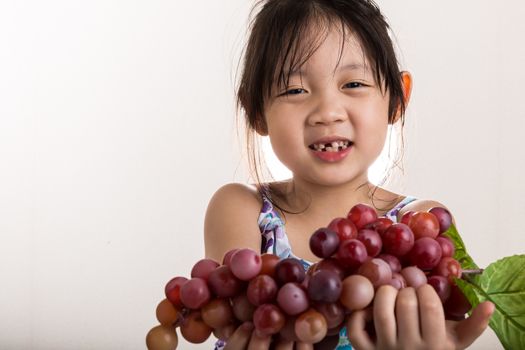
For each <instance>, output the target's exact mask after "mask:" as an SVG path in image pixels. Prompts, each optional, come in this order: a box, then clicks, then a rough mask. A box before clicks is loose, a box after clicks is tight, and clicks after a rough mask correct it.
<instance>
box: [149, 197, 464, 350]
mask: <svg viewBox="0 0 525 350" xmlns="http://www.w3.org/2000/svg"><path fill="white" fill-rule="evenodd" d="M451 221H452V218H451V215H450V213H449V212H448V211H447V210H446V209H444V208H440V207H435V208H432V209H430V210H429V211H428V212H407V213H405V214H404V215H403V217H402V218H401V221H400V222H399V223H393V222H392V221H391V220H390V219H388V218H387V217H378V215H377V213H376V211H375V210H374V208H372V207H370V206H367V205H364V204H358V205H356V206H354V207H353V208H352V209H351V210H350V211H349V213H348V215H347V217H346V218H336V219H334V220H332V221H331V222H330V223H329V225H328V226H327V227H323V228H320V229H318V230H316V231H315V232H314V233H313V234H312V236H311V238H310V249H311V251H312V252H313V253H314V254H315V255H316V256H318V257H319V258H321V260H320V261H319V262H317V263H315V264H313V265H312V266H311V267H310V268H309V269H308V271H305V269H304V267H303V264H302V263H301V262H300V261H299V260H297V259H294V258H287V259H282V260H281V259H279V258H278V257H277V256H275V255H272V254H262V255H259V254H258V253H257V252H255V251H253V250H251V249H234V250H231V251H229V252H227V253H226V254H225V256H224V258H223V261H222V264H219V263H218V262H216V261H214V260H211V259H202V260H200V261H198V262H197V263H196V264H195V265H194V266H193V269H192V271H191V278H190V279H187V278H185V277H175V278H173V279H172V280H170V281H169V282H168V283H167V285H166V287H165V294H166V299H164V300H163V301H162V302H160V304H159V305H158V306H157V319H158V321H159V322H160V325H159V326H157V327H154V328H153V329H151V330H150V332H149V333H148V335H147V337H146V343H147V346H148V349H151V350H161V349H162V350H164V349H175V348H176V347H177V343H178V338H177V333H176V328H177V327H180V333H181V334H182V336H183V337H184V339H186V340H187V341H188V342H191V343H202V342H204V341H206V340H207V339H208V337H209V336H210V335H211V334H212V333H214V335H215V336H216V337H217V338H227V336H228V335H229V334H231V333H232V332H233V331H234V330H235V329H236V328H237V327H238V326H239V325H240V324H242V323H243V322H246V321H250V322H253V324H254V326H255V328H256V329H257V330H258V331H259V332H261V333H262V334H266V335H278V334H279V335H280V336H281V337H283V338H285V339H287V340H291V341H301V342H305V343H312V344H313V343H318V342H320V341H321V340H322V339H324V338H325V337H326V336H330V335H336V334H337V333H338V332H339V330H340V329H341V328H342V327H343V326H344V320H345V316H346V315H347V314H349V313H351V312H352V311H354V310H361V309H364V308H366V307H369V306H370V305H371V303H372V301H373V299H374V293H375V291H376V290H377V288H379V287H380V286H382V285H385V284H388V285H391V286H393V287H395V288H397V289H401V288H405V287H407V286H409V287H414V288H417V287H419V286H421V285H423V284H425V283H428V284H430V285H432V286H433V287H434V289H435V290H436V292H437V294H438V295H439V297H440V299H441V301H442V302H443V306H444V310H445V314H446V317H447V319H454V320H458V319H462V318H464V317H465V314H466V313H467V312H468V311H469V310H470V307H471V306H470V304H469V303H468V301H467V299H466V298H465V297H464V295H463V294H462V292H461V291H460V290H459V288H458V287H457V286H456V285H455V283H454V279H455V278H460V277H461V275H462V269H461V266H460V264H459V262H458V261H457V260H455V259H454V257H453V256H454V245H453V243H452V241H451V240H450V239H449V238H448V237H446V236H445V235H443V233H444V232H445V231H446V230H447V229H448V228H449V226H450V225H451Z"/></svg>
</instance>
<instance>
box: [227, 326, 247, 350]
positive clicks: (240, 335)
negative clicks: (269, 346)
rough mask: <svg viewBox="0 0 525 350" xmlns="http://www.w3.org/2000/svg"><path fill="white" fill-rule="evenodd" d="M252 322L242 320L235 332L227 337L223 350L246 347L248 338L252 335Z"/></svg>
mask: <svg viewBox="0 0 525 350" xmlns="http://www.w3.org/2000/svg"><path fill="white" fill-rule="evenodd" d="M252 331H253V323H251V322H244V323H243V324H242V325H241V326H240V327H238V328H237V329H236V330H235V332H233V334H232V335H231V336H230V337H229V338H228V341H227V342H226V346H225V347H224V350H238V349H246V347H247V346H248V343H249V342H250V338H251V336H252Z"/></svg>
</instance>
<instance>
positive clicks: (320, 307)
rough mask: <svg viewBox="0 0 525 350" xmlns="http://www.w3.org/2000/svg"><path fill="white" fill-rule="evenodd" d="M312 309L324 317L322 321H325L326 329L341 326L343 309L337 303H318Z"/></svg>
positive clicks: (343, 314) (343, 315)
mask: <svg viewBox="0 0 525 350" xmlns="http://www.w3.org/2000/svg"><path fill="white" fill-rule="evenodd" d="M313 308H314V309H316V310H317V311H319V312H320V313H321V314H322V315H323V316H324V319H325V320H326V327H327V328H328V329H332V328H335V327H337V326H341V324H342V323H343V322H344V320H345V309H344V308H343V306H342V305H341V304H340V303H339V302H335V303H325V302H318V303H314V304H313Z"/></svg>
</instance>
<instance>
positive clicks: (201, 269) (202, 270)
mask: <svg viewBox="0 0 525 350" xmlns="http://www.w3.org/2000/svg"><path fill="white" fill-rule="evenodd" d="M217 267H219V263H218V262H216V261H215V260H213V259H201V260H199V261H197V263H196V264H195V265H193V268H192V269H191V277H192V278H193V277H199V278H202V279H203V280H205V281H207V280H208V275H209V274H210V272H212V271H213V270H215V269H216V268H217Z"/></svg>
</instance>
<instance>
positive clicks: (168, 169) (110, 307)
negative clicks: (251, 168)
mask: <svg viewBox="0 0 525 350" xmlns="http://www.w3.org/2000/svg"><path fill="white" fill-rule="evenodd" d="M251 3H252V1H242V0H227V1H216V0H201V1H199V2H189V1H178V0H171V1H142V2H141V1H100V0H96V1H90V2H79V1H57V0H55V1H53V0H49V1H6V0H4V1H2V2H0V281H1V282H0V349H123V348H126V349H143V348H145V343H144V337H145V335H146V333H147V331H148V330H149V329H150V328H151V327H153V326H154V325H155V324H156V322H157V321H156V319H155V307H156V305H157V303H158V302H159V301H160V300H161V299H162V298H163V289H164V285H165V283H166V282H167V281H168V280H169V279H170V278H172V277H174V276H177V275H189V271H190V269H191V266H192V264H193V263H194V262H195V261H197V260H198V259H200V258H202V257H203V255H204V249H203V237H202V231H203V219H204V214H205V210H206V205H207V203H208V200H209V199H210V197H211V195H212V194H213V193H214V191H215V190H216V189H217V188H218V187H219V186H221V185H222V184H225V183H228V182H232V181H239V182H244V181H246V176H245V171H244V170H243V166H242V164H243V161H244V160H243V159H241V157H240V156H239V147H238V142H237V138H236V132H235V130H234V127H235V123H234V105H233V94H234V83H235V71H236V68H237V63H238V55H239V52H240V49H241V46H242V43H243V40H244V39H243V37H244V28H245V25H246V21H247V14H248V11H249V9H250V7H251ZM379 4H380V6H381V7H382V9H383V11H384V13H385V14H386V16H387V17H388V19H389V20H390V22H391V24H392V27H393V30H394V32H395V33H396V39H397V43H398V46H399V47H400V52H401V57H400V59H401V63H402V67H403V68H404V69H408V70H410V71H411V72H412V73H413V76H414V91H413V95H412V102H411V105H410V107H409V112H408V115H407V118H408V119H407V124H406V127H405V137H406V140H407V141H406V145H405V161H404V165H405V171H404V176H403V178H402V179H396V181H394V182H393V183H392V184H391V185H390V188H391V189H393V190H397V191H401V192H403V193H406V194H410V195H414V196H416V197H419V198H431V199H435V200H438V201H441V202H442V203H444V204H445V205H447V206H448V207H449V208H450V209H451V211H452V212H453V213H454V215H455V217H456V220H457V222H458V226H459V229H460V232H462V234H463V237H464V240H465V242H466V245H467V247H468V248H469V251H470V253H471V255H472V256H473V257H474V259H475V260H476V262H477V263H478V264H479V265H480V266H486V265H487V264H488V263H490V262H492V261H494V260H496V259H498V258H500V257H503V256H508V255H512V254H518V253H523V252H524V251H525V244H524V240H523V235H522V232H523V224H522V221H521V218H522V215H523V213H524V212H525V199H524V198H525V184H524V182H523V178H524V176H525V170H524V167H523V162H524V161H525V151H524V150H523V146H522V133H523V130H525V105H524V103H523V96H522V91H523V81H525V68H524V67H523V64H524V63H525V48H524V46H523V45H522V42H523V39H522V36H523V34H524V33H525V24H524V22H523V18H524V17H525V5H523V4H522V2H519V1H505V2H494V1H479V0H477V1H474V0H468V1H452V0H443V1H439V2H429V1H420V0H410V1H408V0H407V1H403V2H399V1H393V0H389V1H387V0H385V1H380V2H379ZM194 347H196V346H194V345H188V344H187V343H185V342H184V341H182V340H181V346H180V348H182V349H187V348H194ZM210 347H211V342H208V343H207V344H206V345H204V346H202V348H210ZM473 348H474V349H498V348H501V346H500V345H498V341H497V338H496V337H495V336H494V334H493V333H492V332H491V331H487V332H486V333H485V334H484V336H483V337H482V338H480V339H479V340H478V341H477V342H476V343H475V344H474V346H473Z"/></svg>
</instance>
